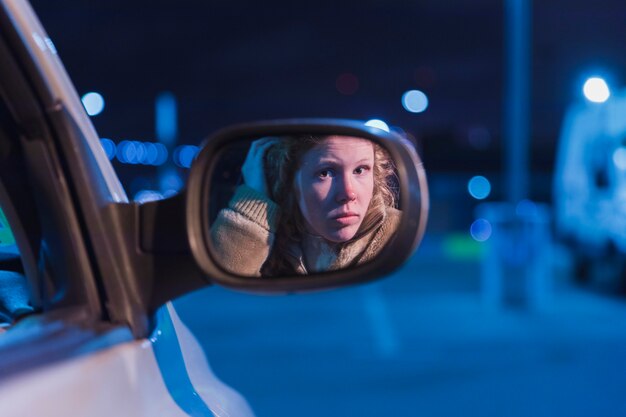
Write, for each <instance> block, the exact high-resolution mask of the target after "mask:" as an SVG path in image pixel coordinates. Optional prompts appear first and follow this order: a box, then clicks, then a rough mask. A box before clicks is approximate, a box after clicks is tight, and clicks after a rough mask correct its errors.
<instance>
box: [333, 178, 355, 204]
mask: <svg viewBox="0 0 626 417" xmlns="http://www.w3.org/2000/svg"><path fill="white" fill-rule="evenodd" d="M339 182H340V183H339V184H337V185H338V190H337V202H339V203H342V204H345V203H347V202H350V201H354V200H356V192H355V191H354V187H353V186H352V180H351V179H350V177H348V176H345V177H343V178H341V179H340V180H339Z"/></svg>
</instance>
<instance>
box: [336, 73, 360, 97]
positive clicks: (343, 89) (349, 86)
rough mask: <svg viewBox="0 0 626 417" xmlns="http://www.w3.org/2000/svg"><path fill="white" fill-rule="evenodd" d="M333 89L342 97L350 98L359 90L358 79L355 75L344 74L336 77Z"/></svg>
mask: <svg viewBox="0 0 626 417" xmlns="http://www.w3.org/2000/svg"><path fill="white" fill-rule="evenodd" d="M335 87H336V88H337V91H339V92H340V93H341V94H343V95H344V96H351V95H352V94H354V93H356V92H357V91H358V90H359V79H358V78H357V76H356V75H354V74H352V73H349V72H345V73H343V74H340V75H339V76H338V77H337V80H335Z"/></svg>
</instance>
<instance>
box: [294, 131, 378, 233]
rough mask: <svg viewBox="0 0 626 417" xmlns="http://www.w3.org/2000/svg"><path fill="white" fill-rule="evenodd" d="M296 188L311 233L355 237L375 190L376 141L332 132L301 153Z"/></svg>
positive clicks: (299, 203) (301, 209)
mask: <svg viewBox="0 0 626 417" xmlns="http://www.w3.org/2000/svg"><path fill="white" fill-rule="evenodd" d="M295 188H296V193H297V198H298V205H299V207H300V211H301V212H302V215H303V216H304V219H305V222H306V226H307V229H308V231H309V233H312V234H315V235H319V236H321V237H323V238H325V239H326V240H329V241H331V242H337V243H338V242H345V241H348V240H350V239H352V237H354V235H355V234H356V232H357V230H358V229H359V226H361V223H362V222H363V218H364V217H365V213H366V212H367V209H368V207H369V204H370V200H371V199H372V193H373V191H374V145H373V144H372V142H371V141H369V140H367V139H362V138H356V137H346V136H343V137H341V136H329V137H328V138H326V140H324V142H322V143H321V144H319V145H317V146H315V147H314V148H312V149H311V150H309V151H307V152H306V153H305V154H304V155H303V156H302V159H301V160H300V168H299V169H298V171H296V175H295Z"/></svg>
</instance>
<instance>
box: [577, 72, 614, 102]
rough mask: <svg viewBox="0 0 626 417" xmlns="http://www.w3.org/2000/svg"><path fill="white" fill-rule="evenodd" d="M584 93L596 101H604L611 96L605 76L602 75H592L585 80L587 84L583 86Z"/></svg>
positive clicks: (590, 99)
mask: <svg viewBox="0 0 626 417" xmlns="http://www.w3.org/2000/svg"><path fill="white" fill-rule="evenodd" d="M583 93H584V94H585V97H586V98H587V100H589V101H591V102H594V103H604V102H605V101H607V100H608V99H609V97H610V96H611V91H610V90H609V86H608V84H607V83H606V81H604V79H603V78H600V77H591V78H589V79H587V81H585V85H584V86H583Z"/></svg>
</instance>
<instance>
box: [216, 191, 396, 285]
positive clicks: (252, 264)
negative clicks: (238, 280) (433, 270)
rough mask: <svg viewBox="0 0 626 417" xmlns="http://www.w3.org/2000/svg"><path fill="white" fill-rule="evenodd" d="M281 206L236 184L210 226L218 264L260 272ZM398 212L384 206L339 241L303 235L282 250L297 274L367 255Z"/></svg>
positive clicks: (385, 237)
mask: <svg viewBox="0 0 626 417" xmlns="http://www.w3.org/2000/svg"><path fill="white" fill-rule="evenodd" d="M279 216H280V208H279V207H278V205H277V204H276V203H274V202H273V201H272V200H270V199H269V198H268V197H267V196H266V195H264V194H262V193H260V192H258V191H256V190H254V189H252V188H250V187H247V186H245V185H241V186H239V187H238V188H237V190H236V191H235V195H234V196H233V198H232V199H231V200H230V202H229V204H228V207H227V208H225V209H223V210H221V211H220V212H219V214H218V216H217V219H216V220H215V222H214V223H213V224H212V225H211V238H212V246H213V252H214V255H215V257H216V259H217V261H218V262H219V263H220V265H221V266H222V267H224V268H225V269H227V270H228V271H230V272H232V273H235V274H237V275H244V276H261V267H262V266H263V264H264V263H265V261H266V260H267V258H268V257H269V255H270V250H271V248H272V246H273V245H274V240H275V233H276V229H277V226H278V219H279ZM400 217H401V212H400V211H399V210H396V209H394V208H387V210H386V213H385V216H384V218H383V219H382V221H381V222H380V224H379V225H378V226H377V227H375V228H373V229H372V231H370V232H369V233H367V234H365V235H363V236H361V237H360V238H358V239H355V240H352V241H349V242H347V243H344V244H339V245H338V244H333V243H331V242H328V241H327V240H326V239H324V238H322V237H320V236H314V235H310V234H306V235H305V236H303V237H302V240H301V242H298V243H297V244H296V243H294V245H293V246H291V247H289V250H288V252H287V253H285V254H284V256H285V258H286V259H287V261H288V262H289V263H290V264H291V265H292V266H293V268H294V271H296V273H298V274H307V273H311V272H321V271H328V270H336V269H341V268H345V267H347V266H349V265H352V264H362V263H365V262H367V261H369V260H372V259H373V258H374V257H375V256H376V255H377V254H378V253H379V252H380V250H381V249H382V248H383V247H384V246H385V244H386V243H387V242H388V241H389V239H390V238H391V237H392V236H393V234H394V233H395V231H396V229H397V227H398V224H399V223H400Z"/></svg>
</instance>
